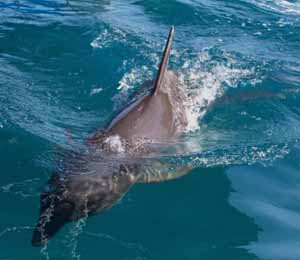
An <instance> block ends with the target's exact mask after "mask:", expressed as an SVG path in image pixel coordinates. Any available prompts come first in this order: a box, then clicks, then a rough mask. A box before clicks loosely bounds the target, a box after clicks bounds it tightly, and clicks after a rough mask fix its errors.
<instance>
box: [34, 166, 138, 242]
mask: <svg viewBox="0 0 300 260" xmlns="http://www.w3.org/2000/svg"><path fill="white" fill-rule="evenodd" d="M108 173H109V172H107V173H106V174H103V172H101V173H99V174H97V173H94V174H75V175H72V174H70V175H67V176H64V177H62V176H60V175H58V174H55V175H53V176H52V177H51V179H50V180H49V181H48V182H47V184H46V186H45V188H44V190H43V192H42V194H41V197H40V214H39V218H38V222H37V224H36V227H35V229H34V231H33V236H32V245H33V246H42V245H44V244H45V243H47V241H48V240H49V239H50V238H51V237H53V236H54V235H55V234H56V233H57V232H58V231H59V230H60V229H61V228H62V227H63V226H64V225H65V224H66V223H68V222H70V221H74V220H77V219H80V218H83V217H87V216H90V215H93V214H95V213H99V212H102V211H103V210H105V209H107V208H109V207H111V206H113V205H114V203H115V202H116V201H117V200H118V199H120V198H121V197H122V195H123V194H124V193H126V191H127V190H128V189H129V188H130V187H131V186H132V185H133V183H134V181H133V179H132V177H131V176H130V175H129V174H127V173H128V172H127V171H124V166H120V167H118V171H117V172H116V173H114V174H108Z"/></svg>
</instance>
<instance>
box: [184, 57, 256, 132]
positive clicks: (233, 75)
mask: <svg viewBox="0 0 300 260" xmlns="http://www.w3.org/2000/svg"><path fill="white" fill-rule="evenodd" d="M224 57H226V59H225V61H224V62H216V61H213V58H212V57H211V55H210V54H209V52H208V51H204V52H201V53H199V54H198V55H197V57H196V58H194V59H192V60H187V61H186V62H185V63H184V64H183V66H182V70H181V73H180V80H181V81H182V82H183V84H184V85H185V86H187V88H188V89H187V91H188V96H189V99H188V103H187V104H186V107H187V117H188V126H187V129H186V130H187V131H188V132H193V131H196V130H198V129H199V123H198V122H199V120H200V119H201V118H202V117H203V116H204V115H205V113H206V111H207V107H208V106H209V105H211V104H212V103H213V102H214V101H215V100H216V98H218V97H219V96H221V95H223V93H224V91H225V89H226V88H227V87H235V86H236V85H237V83H238V82H239V81H240V80H241V79H242V78H244V77H247V76H249V75H251V74H252V73H253V72H252V71H251V70H249V69H242V68H238V67H237V68H234V65H235V63H236V61H235V60H234V58H233V57H230V55H229V54H226V53H225V54H224Z"/></svg>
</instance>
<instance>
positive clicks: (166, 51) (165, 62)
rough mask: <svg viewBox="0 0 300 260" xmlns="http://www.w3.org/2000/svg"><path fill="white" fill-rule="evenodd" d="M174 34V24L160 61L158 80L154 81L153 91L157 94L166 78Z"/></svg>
mask: <svg viewBox="0 0 300 260" xmlns="http://www.w3.org/2000/svg"><path fill="white" fill-rule="evenodd" d="M173 35H174V26H171V28H170V32H169V36H168V40H167V43H166V47H165V49H164V53H163V57H162V60H161V62H160V65H159V70H158V73H157V76H156V80H155V83H154V91H153V94H154V95H157V93H158V92H159V88H160V86H161V83H162V80H163V78H164V75H165V73H166V70H167V67H168V62H169V56H170V51H171V45H172V41H173Z"/></svg>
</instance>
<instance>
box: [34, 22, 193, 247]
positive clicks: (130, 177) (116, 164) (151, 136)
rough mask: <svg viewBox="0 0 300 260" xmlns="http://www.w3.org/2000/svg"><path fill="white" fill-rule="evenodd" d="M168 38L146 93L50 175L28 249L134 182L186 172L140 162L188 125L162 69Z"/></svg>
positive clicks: (109, 202) (170, 75) (170, 77)
mask: <svg viewBox="0 0 300 260" xmlns="http://www.w3.org/2000/svg"><path fill="white" fill-rule="evenodd" d="M173 35H174V27H171V29H170V32H169V37H168V40H167V43H166V46H165V49H164V52H163V57H162V61H161V63H160V66H159V71H158V74H157V77H156V79H155V81H154V86H153V88H152V89H151V91H150V93H148V94H146V95H144V96H143V97H141V98H139V99H138V100H136V101H134V102H133V103H132V104H131V105H129V106H128V107H127V108H126V109H124V110H123V111H122V112H121V113H120V114H119V115H118V116H117V117H115V118H114V119H113V120H112V121H111V122H110V123H109V124H108V125H107V126H106V127H105V128H104V129H102V130H101V131H98V132H96V133H95V134H93V135H92V136H91V137H90V138H88V140H87V147H88V151H87V152H85V153H83V154H79V153H78V154H75V153H73V154H71V155H69V156H68V158H67V159H66V160H65V167H64V170H63V172H62V173H56V174H53V175H52V177H51V178H50V180H49V181H48V183H47V185H46V186H45V188H44V191H43V192H42V194H41V197H40V216H39V219H38V223H37V225H36V228H35V229H34V231H33V236H32V245H34V246H39V245H43V244H45V243H46V242H47V241H48V240H49V239H50V238H51V237H52V236H53V235H54V234H55V233H56V232H57V231H58V230H59V229H60V228H61V227H62V226H64V225H65V224H66V223H67V222H70V221H74V220H78V219H80V218H84V217H87V216H90V215H93V214H96V213H98V212H101V211H102V210H104V209H107V208H110V207H112V206H113V205H114V204H115V203H116V202H117V201H118V200H119V199H120V198H121V197H122V196H123V195H124V194H125V193H126V192H127V191H128V190H129V189H130V187H132V185H134V184H135V183H139V182H140V183H142V182H143V183H145V182H159V181H163V180H169V179H173V178H177V177H180V176H182V175H184V174H186V173H187V172H188V171H189V170H190V168H189V167H182V168H180V169H173V168H172V167H170V165H168V164H166V163H163V162H161V161H160V160H151V161H150V163H147V160H143V159H142V158H143V157H144V156H147V155H149V154H151V153H155V152H156V149H158V148H157V147H156V146H155V143H160V142H168V140H170V138H174V136H176V135H179V134H180V133H182V131H183V130H184V128H185V127H186V125H187V118H186V114H185V108H184V96H185V95H184V93H183V91H182V89H181V87H180V83H179V81H178V78H177V76H176V74H175V73H174V72H172V71H168V70H167V67H168V60H169V56H170V49H171V44H172V40H173ZM148 162H149V161H148Z"/></svg>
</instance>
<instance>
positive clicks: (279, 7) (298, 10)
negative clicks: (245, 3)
mask: <svg viewBox="0 0 300 260" xmlns="http://www.w3.org/2000/svg"><path fill="white" fill-rule="evenodd" d="M249 2H250V3H252V4H254V5H258V6H259V7H261V8H263V9H267V10H271V11H274V12H279V13H284V14H292V15H298V14H300V2H299V1H297V2H291V1H287V0H273V1H269V0H260V1H253V0H250V1H249Z"/></svg>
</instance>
